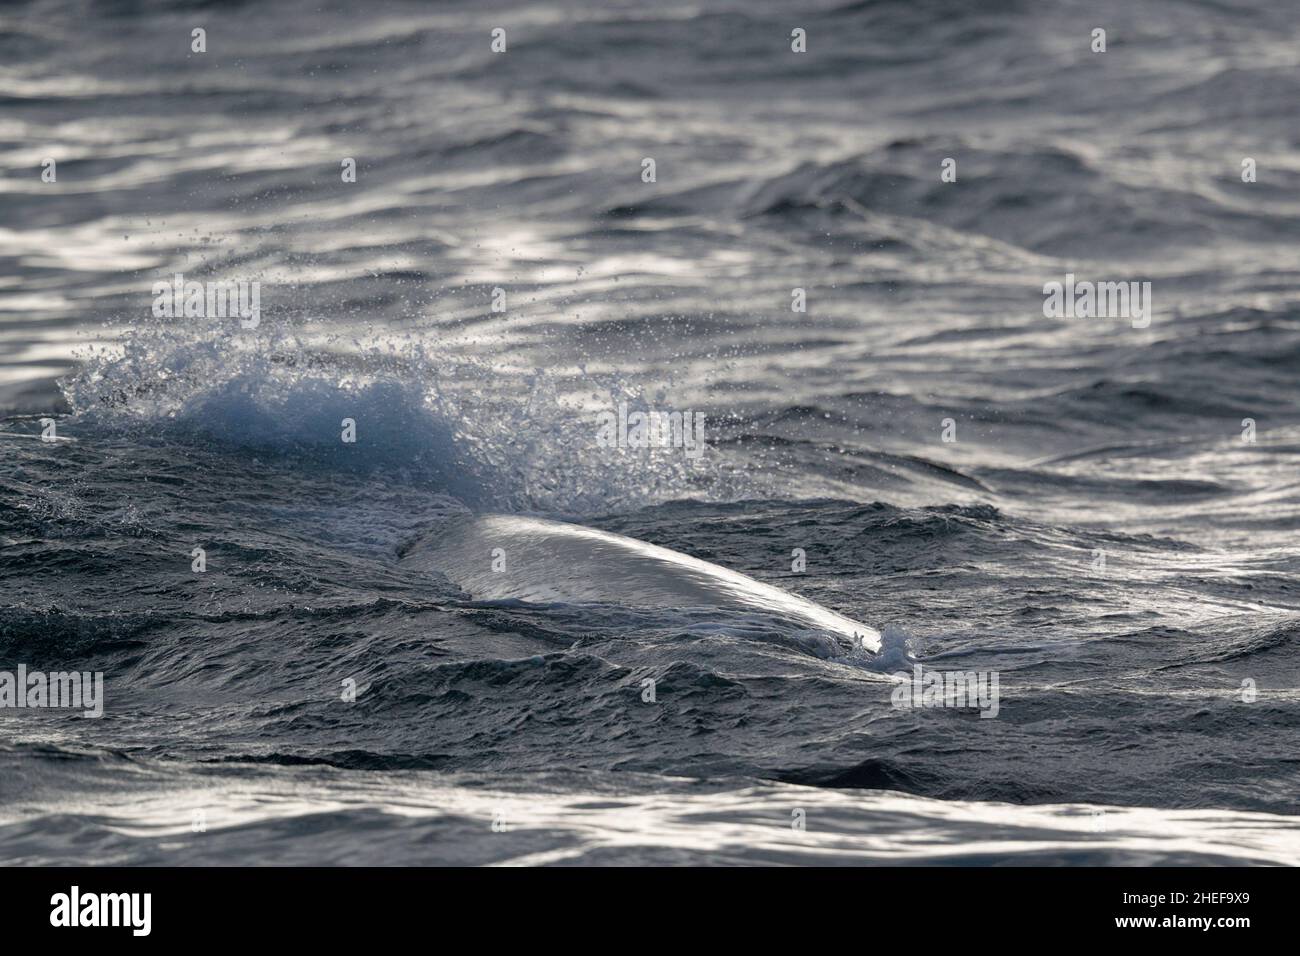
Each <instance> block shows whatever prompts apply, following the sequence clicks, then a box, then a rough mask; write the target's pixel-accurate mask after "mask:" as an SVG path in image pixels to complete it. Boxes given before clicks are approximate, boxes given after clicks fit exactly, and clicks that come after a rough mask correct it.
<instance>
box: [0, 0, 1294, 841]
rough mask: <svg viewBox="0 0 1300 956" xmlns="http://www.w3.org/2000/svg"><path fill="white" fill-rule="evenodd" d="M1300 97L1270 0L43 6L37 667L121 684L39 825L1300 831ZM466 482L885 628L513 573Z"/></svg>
mask: <svg viewBox="0 0 1300 956" xmlns="http://www.w3.org/2000/svg"><path fill="white" fill-rule="evenodd" d="M1098 26H1102V27H1105V28H1106V30H1107V37H1108V48H1107V51H1106V52H1105V53H1102V54H1098V53H1093V52H1092V51H1091V49H1090V44H1091V32H1092V30H1093V28H1094V27H1098ZM196 27H202V28H203V29H205V30H206V36H207V51H206V52H205V53H201V54H199V53H194V52H192V51H191V47H190V36H191V30H192V29H194V28H196ZM495 27H502V28H504V29H505V30H506V33H507V37H508V46H507V51H506V52H505V53H504V54H494V53H493V52H492V51H491V49H490V43H491V31H492V29H493V28H495ZM795 28H801V29H804V30H806V31H807V37H808V50H807V52H806V53H803V54H796V53H793V52H791V48H790V42H791V41H790V33H791V30H792V29H795ZM1298 120H1300V37H1298V36H1297V28H1296V23H1295V17H1294V11H1293V10H1292V9H1290V8H1289V7H1288V6H1287V5H1285V4H1279V3H1273V2H1266V0H1252V2H1243V3H1234V4H1213V3H1200V2H1191V0H1189V2H1178V3H1175V2H1161V0H1138V2H1122V3H1121V2H1118V0H1114V2H1112V0H1102V2H1100V3H1083V2H1063V3H1050V4H1044V3H1017V2H990V3H978V4H968V3H958V2H950V0H922V2H902V0H899V2H865V3H851V4H841V3H819V4H811V5H805V6H803V7H802V8H801V9H800V10H799V11H798V12H797V13H792V12H791V11H790V10H789V9H788V5H786V4H778V3H766V2H746V3H735V4H728V3H718V4H681V3H675V2H672V0H669V2H667V3H661V4H654V5H645V4H614V3H610V4H600V5H576V4H573V5H566V4H547V3H540V4H538V3H530V4H527V5H523V4H520V5H518V6H517V7H511V6H508V5H483V4H476V3H449V4H439V5H424V4H414V3H412V4H387V3H382V4H374V5H369V4H368V5H365V6H364V9H362V8H361V7H360V6H359V5H346V6H344V5H338V6H326V7H321V6H320V5H319V4H316V3H310V4H309V3H292V2H287V3H280V4H275V5H239V4H195V5H192V6H184V5H181V6H177V5H162V4H151V3H144V4H137V3H102V4H99V3H97V4H93V5H92V4H86V5H82V4H70V3H32V4H18V5H16V6H8V7H6V8H5V9H4V10H3V11H2V12H0V416H3V421H0V671H5V670H13V669H15V668H17V667H18V666H19V665H20V664H21V665H23V666H25V667H26V668H28V669H29V670H40V671H62V670H67V669H71V668H75V669H78V670H86V671H102V672H103V673H104V679H105V687H106V703H105V716H104V717H103V718H102V719H99V720H87V719H84V718H82V717H81V716H79V715H77V714H73V713H68V712H64V711H48V710H47V711H41V710H27V709H24V710H16V709H5V708H0V768H2V772H0V859H3V860H5V861H9V862H22V863H45V862H90V863H401V864H410V863H561V864H573V863H694V864H699V863H709V862H715V863H787V862H803V863H863V862H866V863H962V864H989V863H1003V862H1022V863H1091V864H1098V863H1132V864H1153V863H1155V864H1160V863H1166V864H1168V863H1191V862H1210V863H1270V864H1277V863H1284V864H1285V863H1294V862H1295V860H1296V858H1297V850H1298V849H1300V832H1298V829H1297V823H1296V819H1297V818H1296V814H1297V813H1300V803H1298V802H1297V796H1296V795H1297V793H1298V792H1300V789H1298V787H1297V785H1298V784H1300V765H1298V764H1297V757H1296V744H1297V741H1298V740H1300V661H1298V660H1297V636H1298V635H1300V579H1298V578H1297V570H1298V569H1300V553H1298V552H1297V548H1296V540H1297V538H1296V532H1297V526H1298V524H1300V520H1298V519H1300V477H1298V476H1300V385H1298V384H1297V376H1298V373H1300V242H1298V241H1297V240H1300V199H1297V196H1300V188H1298V187H1300V161H1297V159H1296V156H1297V147H1300V122H1298ZM46 158H53V159H54V160H55V161H56V164H57V167H56V168H57V179H56V181H54V182H43V181H42V177H41V170H42V162H43V160H44V159H46ZM345 158H352V159H354V160H355V161H356V168H357V180H356V182H355V183H345V182H343V181H342V179H341V175H340V168H341V167H340V164H341V162H342V160H343V159H345ZM645 158H653V159H654V160H655V166H656V177H655V178H656V181H655V182H653V183H646V182H643V180H642V169H643V164H642V161H643V160H644V159H645ZM945 158H954V159H956V162H957V173H958V175H957V181H956V182H943V181H941V179H940V169H941V163H942V161H943V160H944V159H945ZM1246 158H1250V159H1253V160H1254V161H1255V165H1256V169H1257V180H1256V181H1255V182H1251V183H1247V182H1243V181H1242V176H1241V172H1242V161H1243V159H1246ZM176 273H184V274H185V276H186V278H189V279H192V280H198V281H206V280H221V279H238V280H244V281H257V282H259V283H260V289H261V320H260V324H259V325H258V326H257V327H256V328H241V326H240V323H239V322H238V321H237V320H234V319H218V318H214V319H207V318H175V319H165V318H163V319H158V318H154V317H153V316H152V315H151V305H152V303H153V286H154V283H155V282H159V281H162V282H166V281H169V280H170V279H171V277H172V276H173V275H175V274H176ZM1067 273H1069V274H1074V275H1076V276H1078V277H1079V278H1080V279H1088V280H1093V281H1103V280H1109V281H1149V282H1150V283H1151V284H1152V286H1151V287H1152V290H1153V292H1152V303H1153V312H1152V315H1151V321H1150V323H1149V325H1147V326H1145V327H1143V326H1141V325H1140V324H1135V323H1132V322H1130V321H1128V320H1126V319H1054V318H1046V317H1045V316H1044V313H1043V286H1044V283H1047V282H1050V281H1062V280H1063V279H1064V277H1065V276H1066V274H1067ZM795 289H801V290H803V291H804V294H805V296H806V301H807V311H806V312H794V311H792V308H791V303H792V290H795ZM494 290H502V292H503V294H504V297H505V305H506V308H505V310H504V311H493V309H492V303H493V297H494ZM1135 325H1136V326H1137V327H1135ZM620 402H626V403H628V404H629V407H632V408H660V409H665V410H676V411H687V410H690V411H699V412H702V413H704V414H705V416H706V419H707V428H706V437H707V443H708V449H707V452H706V453H705V454H704V456H703V457H702V458H701V459H700V460H699V461H698V462H694V463H693V462H692V461H691V460H690V458H689V457H688V456H686V455H684V454H683V453H682V450H681V449H676V450H669V449H659V450H654V451H637V450H623V451H618V450H615V449H610V448H606V447H602V446H601V445H600V443H599V442H598V440H597V427H596V424H595V423H596V421H597V415H598V414H599V413H600V412H601V411H603V410H606V409H613V408H616V407H617V406H618V403H620ZM42 419H47V420H48V419H53V420H54V422H55V425H54V428H55V433H56V435H57V436H58V438H59V440H58V441H54V442H47V441H41V440H40V436H41V434H42V431H45V432H47V433H48V431H49V426H48V423H43V422H42ZM344 419H352V420H353V421H354V422H355V423H356V428H357V441H356V442H355V443H353V444H345V443H343V442H341V441H340V425H341V423H342V421H343V420H344ZM945 438H955V441H948V440H945ZM1247 439H1253V440H1247ZM471 512H472V513H478V514H504V515H513V516H530V517H537V518H543V519H550V520H556V519H558V520H564V521H569V522H573V523H577V524H581V525H586V526H590V527H593V528H597V529H600V530H602V531H606V532H612V533H615V534H619V535H625V536H628V537H630V538H633V539H636V540H639V541H643V542H648V543H650V544H653V545H658V546H661V547H664V548H669V549H672V550H674V551H677V552H681V553H684V554H686V555H689V556H692V557H694V558H699V559H702V560H704V561H708V562H712V563H714V564H716V565H719V566H721V567H724V568H727V569H731V570H733V571H738V572H742V573H744V574H747V575H749V576H751V577H753V578H754V579H756V580H758V581H760V582H763V583H765V584H769V585H774V586H777V587H780V588H783V589H786V590H788V591H790V592H793V593H795V594H797V595H799V596H801V597H803V598H806V599H808V600H810V601H812V602H816V603H817V604H820V605H822V606H823V607H825V608H827V609H830V610H831V611H833V612H835V613H836V614H838V615H842V616H843V618H846V619H848V620H849V621H851V622H863V623H864V624H865V625H866V626H869V627H870V628H872V629H875V630H879V631H880V632H881V633H882V634H883V638H882V643H881V649H880V651H879V653H867V652H862V653H840V652H838V651H835V650H834V649H832V650H830V651H828V650H827V647H826V646H825V644H824V643H821V644H819V643H817V642H816V641H810V640H809V638H808V636H807V634H805V633H803V632H802V631H801V630H800V629H799V628H798V627H797V626H796V623H795V622H792V621H791V620H789V619H783V618H782V616H781V615H780V614H779V613H777V614H773V613H767V612H763V611H762V610H761V609H757V608H756V609H751V612H747V611H746V610H745V609H744V608H740V609H737V608H735V607H708V606H705V607H700V606H693V605H683V606H681V607H672V606H647V605H645V604H644V603H638V602H636V601H634V600H628V601H627V602H626V603H621V602H620V601H619V600H618V597H619V595H618V594H617V593H614V594H612V595H611V597H612V599H611V600H607V601H601V602H599V603H596V604H591V603H585V602H573V601H566V600H562V599H556V600H549V601H518V600H484V599H481V596H480V595H475V594H472V593H466V592H465V591H463V590H461V588H460V587H458V586H457V584H456V583H455V581H456V580H458V579H459V576H458V575H455V574H453V575H448V574H445V573H440V572H439V571H438V570H437V562H436V561H435V562H432V563H430V562H425V561H420V560H414V559H412V557H411V555H412V553H413V549H419V548H433V549H435V551H436V549H437V547H438V544H437V542H438V541H439V533H440V532H439V529H440V528H442V527H443V526H444V525H446V526H447V527H451V525H448V524H447V522H448V521H459V520H463V516H464V515H466V514H467V513H471ZM448 540H449V539H448ZM448 547H450V546H449V545H448ZM195 548H202V549H203V550H204V554H205V559H206V571H204V572H202V573H196V572H195V571H194V570H192V561H193V560H194V558H193V549H195ZM796 549H802V552H803V554H804V555H805V558H806V569H805V570H803V571H802V572H798V571H796V570H794V568H793V562H794V561H795V554H794V553H795V551H796ZM507 550H508V549H507ZM442 557H443V560H444V562H445V560H446V555H445V554H444V555H443V556H442ZM506 558H507V560H509V555H508V554H507V555H506ZM483 560H484V561H485V562H486V561H488V560H490V556H489V555H484V556H483ZM444 570H445V568H444ZM568 571H569V573H568V586H569V587H570V588H575V587H578V584H577V583H575V582H574V580H573V578H574V574H575V573H576V572H575V571H574V569H572V568H570V569H568ZM616 571H617V569H615V568H612V567H611V568H610V569H609V571H608V575H607V577H608V580H600V578H601V575H599V574H591V575H588V578H589V579H590V580H592V581H593V582H594V583H593V587H595V586H599V587H602V588H604V589H605V590H606V591H608V590H611V589H613V590H616V588H614V586H613V585H612V584H611V583H610V582H613V581H617V580H618V576H617V574H616ZM507 573H508V572H507ZM533 585H537V582H535V581H534V582H533ZM538 586H539V587H540V585H538ZM579 590H583V591H584V593H585V591H587V590H590V589H586V588H579ZM537 593H540V592H537ZM555 593H557V594H559V593H560V591H559V590H556V591H555ZM562 596H563V595H561V597H562ZM663 603H664V602H660V605H662V604H663ZM841 650H842V649H841ZM917 663H919V664H920V665H921V666H922V667H923V668H931V669H934V670H947V671H963V672H966V671H976V672H980V673H985V672H996V674H997V675H998V678H999V687H1000V703H999V708H998V712H997V716H996V718H994V719H984V718H983V717H981V716H980V714H979V713H978V712H977V711H975V710H972V709H969V708H966V709H954V708H900V707H896V706H894V704H893V701H892V700H891V697H892V695H893V694H894V691H895V689H896V684H895V683H894V682H893V678H892V676H891V675H895V674H898V673H900V672H911V671H912V668H913V666H914V665H915V664H917ZM345 682H354V683H355V686H356V688H357V691H358V696H357V699H356V700H355V702H345V701H344V700H342V699H341V697H342V694H343V689H344V685H345ZM648 682H652V687H653V695H652V696H653V698H654V699H653V700H648V699H647V697H648V696H651V695H649V694H648V691H647V688H648V686H651V685H650V684H649V683H648Z"/></svg>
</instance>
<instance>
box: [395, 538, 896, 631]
mask: <svg viewBox="0 0 1300 956" xmlns="http://www.w3.org/2000/svg"><path fill="white" fill-rule="evenodd" d="M498 549H499V550H498ZM403 561H404V563H407V564H413V565H415V566H416V567H421V568H425V569H427V570H431V571H437V572H439V573H441V574H443V575H445V576H446V577H447V578H448V579H449V580H451V581H452V582H453V583H454V584H456V586H458V587H459V588H460V589H461V590H463V591H465V592H466V593H467V594H469V595H470V597H471V598H473V599H474V600H477V601H510V600H517V601H527V602H532V603H539V604H588V603H590V604H616V605H622V606H625V607H631V608H644V607H662V608H688V607H689V608H723V609H726V610H735V611H743V612H750V613H761V614H768V615H772V616H774V617H777V618H780V619H781V620H784V621H787V622H790V623H792V624H794V625H796V626H798V627H801V628H805V629H808V630H813V631H818V632H821V633H824V634H826V635H827V636H829V637H832V638H833V639H835V640H836V641H837V642H838V643H839V644H840V645H841V646H843V647H845V648H853V649H856V648H862V649H865V650H868V651H872V652H875V651H878V650H879V649H880V633H879V632H878V631H876V630H875V629H874V628H871V627H867V626H866V625H864V624H860V623H858V622H856V621H852V620H850V619H849V618H846V617H844V616H842V615H840V614H837V613H835V612H834V611H831V610H828V609H827V608H824V607H822V606H821V605H819V604H815V603H813V602H812V601H809V600H806V599H805V598H801V597H799V596H798V595H795V594H791V593H790V592H788V591H784V590H782V589H781V588H777V587H773V586H772V585H769V584H764V583H762V582H761V581H756V580H754V579H753V578H751V577H749V576H747V575H744V574H740V573H738V572H736V571H731V570H728V569H727V568H724V567H721V566H720V565H717V564H712V563H710V562H708V561H701V560H700V559H698V558H693V557H691V556H689V555H686V554H682V553H680V552H678V551H672V550H670V549H668V548H662V547H659V546H658V545H654V544H650V543H648V542H645V541H639V540H637V539H636V538H629V537H626V536H624V535H620V534H613V533H611V532H608V531H601V530H599V529H597V528H589V527H586V526H584V525H577V524H570V523H568V522H562V521H550V520H547V519H544V518H533V517H523V516H513V515H474V516H465V517H458V518H453V519H451V520H449V521H448V522H446V523H445V524H443V525H441V526H440V527H439V528H438V529H437V530H436V531H435V532H433V533H432V534H430V535H428V536H427V537H425V538H423V539H422V540H421V541H419V542H417V543H416V544H415V545H414V546H413V547H412V548H410V549H409V550H408V551H407V553H406V555H405V556H404V558H403Z"/></svg>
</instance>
